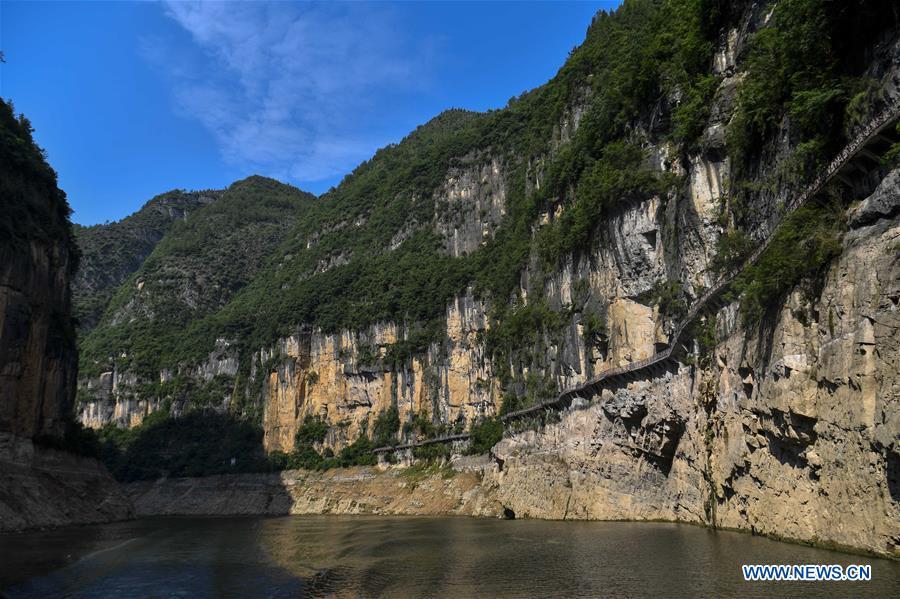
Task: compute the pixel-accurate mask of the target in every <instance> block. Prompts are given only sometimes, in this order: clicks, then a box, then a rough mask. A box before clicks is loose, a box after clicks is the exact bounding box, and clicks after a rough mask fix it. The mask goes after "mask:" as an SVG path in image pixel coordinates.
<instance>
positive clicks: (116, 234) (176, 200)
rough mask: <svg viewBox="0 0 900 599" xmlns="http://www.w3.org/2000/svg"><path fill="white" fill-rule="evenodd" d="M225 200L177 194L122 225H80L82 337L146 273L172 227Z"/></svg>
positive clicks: (77, 309)
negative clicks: (127, 284)
mask: <svg viewBox="0 0 900 599" xmlns="http://www.w3.org/2000/svg"><path fill="white" fill-rule="evenodd" d="M220 194H221V192H219V191H212V190H208V191H202V192H184V191H179V190H173V191H170V192H167V193H164V194H160V195H158V196H156V197H155V198H153V199H152V200H150V201H149V202H147V203H146V204H144V206H143V207H142V208H141V209H140V210H138V211H137V212H135V213H134V214H132V215H131V216H128V217H126V218H123V219H122V220H120V221H117V222H113V223H105V224H100V225H92V226H89V227H84V226H81V225H77V224H76V225H74V232H75V240H76V242H77V243H78V247H79V248H80V249H81V262H80V266H79V268H78V271H77V272H76V274H75V279H74V281H73V282H72V293H73V295H74V306H73V310H74V314H75V317H76V318H77V319H78V325H79V329H80V331H81V333H82V334H85V333H87V332H88V331H90V330H91V329H92V328H93V327H94V326H96V324H97V323H98V322H99V321H100V317H101V316H102V315H103V311H104V310H106V306H107V305H108V304H109V300H110V299H112V296H113V294H114V293H115V291H116V288H117V287H118V286H119V285H121V284H122V283H123V282H124V281H125V279H127V278H128V277H129V276H130V275H131V273H133V272H134V271H136V270H137V269H138V268H139V267H140V265H141V264H142V263H143V262H144V260H145V259H146V258H147V256H149V255H150V252H152V251H153V248H154V247H156V244H157V243H158V242H159V240H160V239H162V237H163V235H165V234H166V233H167V232H168V231H169V229H170V228H171V227H172V224H173V223H174V222H175V221H176V220H179V219H186V218H187V217H188V216H189V215H190V214H191V213H192V212H193V211H194V210H196V209H198V208H200V207H202V206H205V205H207V204H209V203H211V202H214V201H215V200H216V198H217V197H218V196H219V195H220Z"/></svg>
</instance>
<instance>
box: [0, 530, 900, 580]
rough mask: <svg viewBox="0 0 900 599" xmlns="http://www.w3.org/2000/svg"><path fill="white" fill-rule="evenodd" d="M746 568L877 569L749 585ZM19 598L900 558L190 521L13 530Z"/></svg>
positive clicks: (613, 536) (723, 539) (716, 535)
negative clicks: (760, 574) (811, 573)
mask: <svg viewBox="0 0 900 599" xmlns="http://www.w3.org/2000/svg"><path fill="white" fill-rule="evenodd" d="M742 563H791V564H806V563H825V564H833V563H838V564H843V565H847V564H853V563H867V564H872V567H873V577H874V580H873V581H872V582H868V583H838V582H835V583H787V582H784V583H745V582H743V580H742V577H741V573H740V565H741V564H742ZM0 589H4V590H5V595H6V596H9V597H55V596H66V597H122V596H125V597H205V596H241V597H298V596H313V597H323V596H324V597H332V596H334V597H377V596H384V597H435V596H439V597H598V596H609V597H643V596H650V595H652V596H654V597H697V596H703V597H734V596H742V597H768V596H773V595H774V596H790V597H805V596H809V597H833V596H869V597H900V563H896V562H891V561H887V560H878V559H869V558H863V557H857V556H853V555H845V554H841V553H835V552H829V551H822V550H816V549H811V548H807V547H801V546H795V545H790V544H785V543H777V542H774V541H769V540H767V539H761V538H757V537H751V536H748V535H741V534H736V533H723V532H712V531H708V530H705V529H702V528H697V527H692V526H685V525H677V524H637V523H634V524H633V523H618V522H613V523H607V522H540V521H501V520H476V519H468V518H380V517H325V516H322V517H304V516H294V517H290V516H288V517H283V518H241V519H236V518H235V519H232V518H227V519H225V518H205V519H199V518H180V519H148V520H138V521H134V522H124V523H117V524H107V525H101V526H87V527H77V528H69V529H64V530H55V531H49V532H35V533H20V534H8V535H0Z"/></svg>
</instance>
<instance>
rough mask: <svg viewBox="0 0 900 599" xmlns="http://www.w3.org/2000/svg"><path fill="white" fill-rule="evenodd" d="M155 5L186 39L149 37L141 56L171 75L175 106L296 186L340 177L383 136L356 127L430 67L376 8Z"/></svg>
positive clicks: (248, 162) (241, 157) (239, 156)
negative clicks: (375, 137) (339, 175)
mask: <svg viewBox="0 0 900 599" xmlns="http://www.w3.org/2000/svg"><path fill="white" fill-rule="evenodd" d="M162 7H163V10H164V11H165V14H166V15H167V16H168V17H169V18H171V19H173V20H174V21H175V22H176V23H177V24H178V25H179V26H180V27H181V28H183V29H184V30H185V31H186V32H187V33H188V34H189V38H190V42H189V43H187V44H185V43H183V42H182V43H177V42H176V40H174V39H172V38H164V37H158V38H153V39H146V40H144V42H143V54H144V56H145V57H146V58H147V59H148V60H150V61H151V62H153V63H154V64H156V65H158V66H160V67H161V68H162V69H163V70H164V72H165V73H166V74H167V75H168V76H169V78H170V81H171V84H172V89H173V94H174V98H175V102H176V106H177V108H178V110H179V111H180V112H181V113H182V114H183V115H185V116H187V117H189V118H192V119H196V120H198V121H199V122H200V123H202V124H203V126H204V127H206V128H207V129H208V130H209V131H210V132H211V133H212V135H213V136H214V137H215V139H216V141H217V143H218V144H219V147H220V150H221V152H222V155H223V157H224V159H225V160H226V161H227V162H228V163H230V164H232V165H235V166H237V167H239V168H242V169H245V170H248V171H249V170H253V171H257V172H262V173H264V174H269V175H272V176H276V177H279V178H282V179H291V180H295V181H301V182H302V181H316V180H322V179H327V178H329V177H333V176H335V175H338V174H341V173H344V172H347V171H348V170H350V169H352V167H353V166H354V165H355V164H357V163H358V162H360V161H361V160H362V159H365V158H367V157H368V156H369V154H370V153H371V152H372V150H373V149H374V148H375V147H377V145H381V144H382V143H383V142H384V141H385V140H381V139H374V138H373V137H374V136H375V134H374V133H371V131H372V128H367V127H366V126H365V123H366V121H367V119H370V118H373V117H374V116H375V115H376V114H377V110H378V101H390V99H389V98H390V95H391V94H396V93H398V92H404V91H405V92H408V91H411V90H412V89H414V87H415V86H417V85H419V82H421V81H422V80H423V79H424V78H425V77H426V75H427V71H428V54H429V53H428V49H427V48H415V47H412V45H411V43H410V42H409V41H408V40H405V39H404V36H403V35H402V33H401V29H402V28H401V27H400V26H399V25H398V23H397V22H396V21H395V20H394V18H393V16H392V15H391V13H390V12H389V11H388V10H386V9H385V8H384V7H383V6H382V7H379V6H377V5H376V6H375V7H370V6H365V5H360V4H337V5H335V4H303V5H295V4H287V3H282V2H279V3H261V2H253V3H237V2H202V3H201V2H171V1H168V2H164V3H163V4H162ZM386 98H387V100H386ZM376 99H377V101H376Z"/></svg>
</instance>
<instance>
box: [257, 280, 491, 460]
mask: <svg viewBox="0 0 900 599" xmlns="http://www.w3.org/2000/svg"><path fill="white" fill-rule="evenodd" d="M485 327H486V317H485V314H484V305H483V303H482V302H480V301H478V300H476V299H474V298H473V296H472V295H471V293H469V294H466V295H463V296H460V297H458V298H456V299H455V300H454V301H453V303H452V304H450V306H449V307H448V309H447V318H446V331H445V335H446V341H445V342H443V343H441V344H432V346H431V347H430V348H429V349H428V352H427V353H426V354H425V356H422V357H413V358H409V359H408V360H404V361H401V362H400V363H399V364H396V365H392V364H390V363H388V359H389V356H388V353H387V352H388V347H390V345H391V344H393V343H396V341H397V340H398V330H397V327H395V326H392V325H383V326H374V327H372V328H371V329H370V330H369V331H368V332H367V333H366V334H351V333H349V332H347V333H344V334H342V335H323V334H321V333H317V332H313V333H305V334H300V335H297V336H296V337H291V338H288V339H285V340H282V341H281V342H280V343H279V344H278V345H277V346H276V347H275V348H272V350H271V351H265V352H262V353H261V354H260V363H262V364H264V365H265V364H269V365H271V371H270V372H268V374H267V375H266V378H265V388H264V391H263V397H264V398H265V403H264V412H263V414H264V415H263V429H264V432H265V444H266V448H267V449H268V450H270V451H271V450H280V451H290V450H292V449H293V448H294V437H295V435H296V432H297V427H298V426H299V425H300V423H301V422H302V421H303V420H304V419H305V418H306V417H307V416H313V417H321V418H323V419H324V420H325V421H326V422H328V423H329V424H330V425H332V429H331V431H330V432H329V437H328V438H327V439H326V446H328V447H332V448H335V449H339V448H340V447H342V446H344V445H346V444H348V443H349V442H352V441H353V440H354V439H356V438H357V437H358V436H359V434H360V433H366V434H369V433H371V427H372V426H373V425H374V424H375V419H374V417H373V416H374V415H377V414H378V413H380V412H382V411H384V410H386V409H388V408H389V407H391V406H392V405H395V406H397V407H398V409H399V412H400V419H401V422H409V421H411V420H412V419H413V418H415V417H416V416H417V415H420V414H424V415H426V416H432V415H433V416H434V417H435V419H437V420H439V421H440V422H446V423H450V424H459V425H460V427H462V426H465V425H468V424H469V423H471V422H473V421H474V420H476V419H477V418H478V417H481V416H484V415H490V414H493V413H495V411H496V409H497V408H498V407H499V391H498V389H497V386H496V384H494V383H493V376H492V374H491V366H490V362H489V361H488V360H487V359H486V357H485V355H484V348H483V346H482V345H481V344H480V343H478V341H477V338H478V335H479V333H481V332H483V331H484V330H485Z"/></svg>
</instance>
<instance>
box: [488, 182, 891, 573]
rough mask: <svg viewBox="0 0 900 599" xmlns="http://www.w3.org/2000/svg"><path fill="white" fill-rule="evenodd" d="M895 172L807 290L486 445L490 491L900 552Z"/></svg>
mask: <svg viewBox="0 0 900 599" xmlns="http://www.w3.org/2000/svg"><path fill="white" fill-rule="evenodd" d="M898 183H900V172H898V171H894V172H893V173H891V175H889V176H888V177H887V178H886V179H885V180H884V181H883V182H882V183H881V185H880V186H879V188H878V189H877V190H876V192H875V194H873V195H872V196H871V197H870V198H868V199H867V200H865V201H864V202H862V203H861V204H860V205H859V206H858V207H856V208H854V209H852V210H851V212H850V217H849V222H850V226H851V230H850V231H849V233H848V234H847V236H846V238H845V241H844V251H843V253H842V254H841V256H840V258H838V259H837V260H836V261H835V262H834V263H833V264H832V265H831V267H830V268H829V269H828V273H827V275H826V277H825V280H824V284H823V287H822V290H821V292H820V293H819V294H818V296H817V297H816V298H815V299H814V301H813V302H812V304H809V303H808V302H807V300H806V298H805V297H804V296H803V294H801V293H800V292H795V293H794V294H792V295H791V296H790V297H789V298H788V300H787V302H786V303H785V304H784V305H783V306H782V307H781V309H780V310H778V311H777V313H776V315H775V316H773V317H772V318H770V319H768V320H766V321H765V322H764V323H763V324H762V325H760V327H759V328H757V329H755V330H752V331H750V332H749V333H748V332H747V330H746V328H745V327H744V326H742V325H741V323H740V320H739V315H738V313H737V305H732V306H729V307H727V308H725V309H724V310H723V311H722V312H721V313H720V314H719V318H718V321H719V329H720V330H719V334H720V336H721V338H722V339H723V341H722V342H721V343H720V344H719V345H718V347H717V348H716V349H715V351H714V353H713V354H712V356H710V358H709V362H708V363H705V364H703V363H701V365H699V366H687V365H682V366H681V367H679V368H677V369H672V370H670V371H669V372H666V373H665V374H664V375H661V376H658V377H655V378H653V379H650V380H644V381H636V382H633V383H631V384H629V385H627V386H626V387H624V388H621V389H616V390H607V391H604V392H603V395H602V396H601V397H599V398H596V399H595V403H592V404H591V405H590V406H588V407H585V408H584V409H577V410H573V411H570V412H567V413H564V414H563V416H562V418H561V421H560V422H559V423H555V424H550V425H547V426H546V427H544V428H543V429H541V430H540V432H536V431H527V432H523V433H520V434H517V435H514V436H511V437H509V438H507V439H504V440H503V441H502V442H501V443H500V444H499V445H497V446H496V447H495V448H494V453H495V455H496V457H497V460H498V463H499V464H501V465H502V467H501V468H500V469H499V470H497V471H496V473H495V475H494V476H495V477H496V478H495V479H493V482H495V483H496V485H497V488H498V499H499V500H500V501H501V502H502V503H503V504H504V505H506V506H508V507H509V508H510V509H512V510H514V511H515V512H516V513H517V514H521V515H523V516H528V517H537V518H584V519H618V518H628V519H666V520H670V519H671V520H682V521H689V522H697V523H705V524H709V525H715V526H721V527H728V528H736V529H741V530H747V531H754V532H760V533H764V534H769V535H774V536H781V537H788V538H793V539H801V540H804V541H814V542H818V543H823V544H833V545H838V546H846V547H854V548H861V549H865V550H867V551H871V552H875V553H881V554H887V555H898V554H900V493H898V489H900V484H898V483H900V476H898V474H900V470H898V463H900V364H898V349H900V326H898V325H900V321H898V318H900V308H898V303H900V302H898V298H900V218H898V217H897V214H898V212H900V210H898V208H900V184H898Z"/></svg>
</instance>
